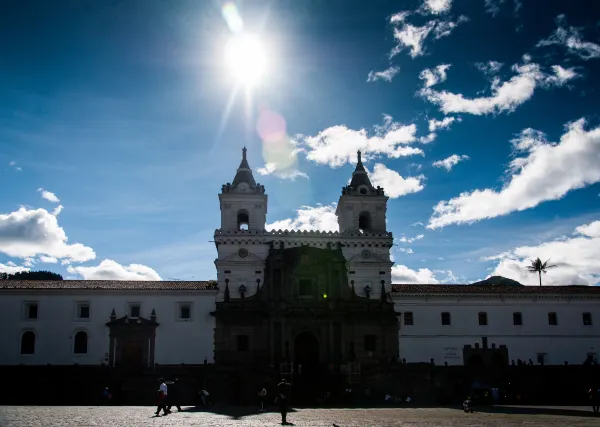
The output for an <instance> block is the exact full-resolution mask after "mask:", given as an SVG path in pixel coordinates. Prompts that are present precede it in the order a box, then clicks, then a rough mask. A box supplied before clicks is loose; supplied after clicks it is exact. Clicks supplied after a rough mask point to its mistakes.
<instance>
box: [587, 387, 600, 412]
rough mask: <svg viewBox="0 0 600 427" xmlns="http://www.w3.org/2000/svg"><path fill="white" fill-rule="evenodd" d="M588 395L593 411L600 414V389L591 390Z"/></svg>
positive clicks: (593, 388)
mask: <svg viewBox="0 0 600 427" xmlns="http://www.w3.org/2000/svg"><path fill="white" fill-rule="evenodd" d="M588 395H589V396H590V402H591V404H592V411H594V414H597V413H599V412H600V389H598V388H596V387H592V388H590V390H589V391H588Z"/></svg>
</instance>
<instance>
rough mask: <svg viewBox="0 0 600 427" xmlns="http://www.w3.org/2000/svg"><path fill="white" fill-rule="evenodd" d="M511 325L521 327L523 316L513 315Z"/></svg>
mask: <svg viewBox="0 0 600 427" xmlns="http://www.w3.org/2000/svg"><path fill="white" fill-rule="evenodd" d="M513 325H515V326H522V325H523V315H522V314H521V313H519V312H515V313H513Z"/></svg>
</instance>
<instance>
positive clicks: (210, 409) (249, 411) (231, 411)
mask: <svg viewBox="0 0 600 427" xmlns="http://www.w3.org/2000/svg"><path fill="white" fill-rule="evenodd" d="M182 409H183V411H182V412H205V413H211V414H217V415H226V416H228V417H230V418H232V419H234V420H241V419H242V418H245V417H248V416H251V415H259V414H267V413H274V414H278V413H279V411H277V410H276V409H275V408H274V409H273V410H269V409H267V410H266V411H264V412H259V411H258V409H257V408H256V407H253V406H225V405H211V406H188V407H185V408H182ZM288 412H296V410H294V409H292V408H290V409H289V410H288ZM284 425H288V426H290V425H292V426H293V425H294V424H290V423H288V424H284Z"/></svg>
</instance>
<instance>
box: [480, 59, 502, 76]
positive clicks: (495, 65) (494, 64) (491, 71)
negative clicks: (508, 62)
mask: <svg viewBox="0 0 600 427" xmlns="http://www.w3.org/2000/svg"><path fill="white" fill-rule="evenodd" d="M503 65H504V64H503V63H502V62H498V61H488V62H478V63H476V64H475V67H477V69H478V70H479V71H481V72H483V74H485V75H487V76H493V75H495V74H497V73H498V71H500V69H501V68H502V66H503Z"/></svg>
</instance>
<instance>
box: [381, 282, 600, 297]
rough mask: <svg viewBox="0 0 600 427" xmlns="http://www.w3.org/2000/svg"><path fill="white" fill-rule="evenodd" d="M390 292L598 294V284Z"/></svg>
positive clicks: (402, 288) (449, 287) (409, 288)
mask: <svg viewBox="0 0 600 427" xmlns="http://www.w3.org/2000/svg"><path fill="white" fill-rule="evenodd" d="M392 292H394V293H405V294H487V295H493V294H502V295H507V294H510V295H515V294H519V295H521V294H524V295H586V294H593V295H600V286H575V285H570V286H501V285H487V286H472V285H414V284H413V285H409V284H396V285H392Z"/></svg>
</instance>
